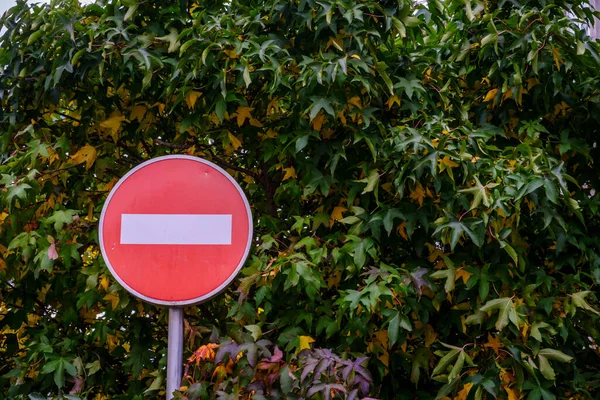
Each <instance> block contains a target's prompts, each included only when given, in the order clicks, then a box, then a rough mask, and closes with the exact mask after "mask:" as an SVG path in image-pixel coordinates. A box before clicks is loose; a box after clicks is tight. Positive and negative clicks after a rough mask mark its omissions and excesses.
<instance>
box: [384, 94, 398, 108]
mask: <svg viewBox="0 0 600 400" xmlns="http://www.w3.org/2000/svg"><path fill="white" fill-rule="evenodd" d="M385 104H386V105H387V106H388V110H391V109H392V107H393V105H394V104H398V106H399V105H400V99H399V98H398V96H396V95H393V96H392V97H390V98H389V99H388V101H387V103H385Z"/></svg>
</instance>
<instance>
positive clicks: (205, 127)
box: [0, 0, 600, 400]
mask: <svg viewBox="0 0 600 400" xmlns="http://www.w3.org/2000/svg"><path fill="white" fill-rule="evenodd" d="M594 15H597V14H596V13H593V12H592V11H591V9H590V8H589V6H588V4H587V3H586V2H584V1H578V0H577V1H572V0H555V1H533V0H531V1H527V0H524V1H516V0H515V1H511V2H508V1H494V0H490V1H486V2H484V3H479V2H477V1H474V0H471V1H469V0H466V1H464V2H455V1H447V2H442V1H439V0H432V1H429V2H427V3H426V4H413V3H410V2H408V1H402V0H401V1H391V0H385V1H378V2H373V1H352V2H351V1H342V0H322V1H318V2H316V1H312V0H298V1H284V0H268V1H251V0H240V1H232V2H226V3H222V2H218V1H205V2H200V3H194V2H191V1H184V0H182V1H180V2H171V1H152V2H139V1H137V0H123V1H99V2H98V3H97V4H92V5H87V6H80V5H79V4H78V3H77V2H71V1H67V0H61V1H54V2H53V3H52V4H51V5H50V6H47V5H37V6H36V5H33V6H30V5H28V4H26V3H24V2H22V1H19V2H18V3H17V5H16V6H15V7H13V8H12V9H11V10H10V11H9V12H8V14H6V15H5V16H4V17H3V19H2V23H3V25H4V26H5V27H6V32H5V33H4V34H3V35H2V37H1V38H0V66H2V70H3V72H2V74H1V75H0V103H1V105H2V106H1V108H0V173H1V174H2V175H1V184H0V185H1V186H0V210H1V212H0V255H1V257H0V281H1V283H0V285H1V286H0V318H1V319H0V320H1V325H0V343H1V346H0V359H1V360H2V362H0V374H2V375H1V377H0V388H2V390H1V391H0V393H3V395H2V394H0V396H4V397H6V398H32V399H38V398H46V396H56V397H59V398H60V397H61V396H62V397H67V398H80V397H81V398H97V399H104V398H115V399H117V398H127V399H130V398H144V397H156V396H163V395H164V385H163V377H164V373H165V364H164V363H165V358H164V355H165V351H166V311H165V310H164V309H160V308H156V307H154V306H150V305H147V304H143V303H141V302H139V301H138V300H136V299H135V298H132V297H131V296H130V295H128V294H127V293H126V292H125V291H124V290H123V289H122V288H121V287H120V286H119V285H118V284H117V283H116V282H115V281H114V280H113V279H112V277H111V276H110V275H109V273H108V270H107V268H106V266H105V265H104V263H103V261H102V259H101V257H99V254H98V244H97V222H98V217H99V213H100V210H101V208H102V205H103V202H104V200H105V198H106V196H107V194H108V192H109V191H110V189H111V188H112V187H113V186H114V184H115V183H116V182H117V180H118V178H119V177H121V176H122V175H123V174H124V173H125V172H126V171H127V170H129V169H130V168H132V167H134V166H135V165H137V164H139V163H140V162H142V161H144V160H147V159H149V158H152V157H156V156H160V155H165V154H189V155H196V156H200V157H204V158H206V159H208V160H210V161H213V162H215V163H216V164H218V165H220V166H222V167H224V168H226V169H227V170H228V171H229V172H230V173H231V174H232V175H233V176H234V177H235V178H236V179H237V181H238V182H240V184H241V185H242V186H243V188H244V190H245V192H246V193H247V195H248V197H249V198H250V202H251V204H252V210H253V213H254V219H255V221H256V229H255V231H256V233H257V239H258V240H257V243H256V245H255V247H254V248H253V251H252V256H251V259H250V260H249V262H248V263H247V267H246V268H245V269H244V270H243V271H242V274H241V276H240V279H238V280H237V281H236V283H235V284H234V285H233V286H232V287H231V288H230V289H229V290H228V291H227V292H226V293H225V294H224V295H222V296H220V297H218V298H217V299H215V300H214V301H211V302H210V303H206V304H203V305H200V306H197V307H189V308H187V309H186V325H185V340H186V357H189V360H188V364H187V367H186V377H185V379H184V382H183V385H184V387H183V388H182V390H183V392H182V393H180V394H178V396H179V397H188V398H206V397H209V396H211V397H216V398H232V399H233V398H282V397H288V398H296V397H298V396H302V397H304V398H306V397H309V398H332V397H334V398H339V397H344V398H345V397H350V398H354V397H361V398H362V397H366V396H372V397H377V398H382V399H388V398H389V399H391V398H399V399H404V398H406V399H408V398H419V399H427V398H454V399H483V398H488V399H489V398H501V399H509V400H513V399H521V398H527V399H540V398H543V399H544V400H548V399H553V398H575V399H577V398H594V397H597V396H598V392H599V388H600V370H599V367H598V366H599V365H600V362H599V361H600V359H599V357H600V353H599V350H598V341H599V340H600V332H599V329H600V328H599V325H600V324H599V320H600V316H599V314H600V311H599V307H598V296H597V285H598V283H600V258H599V255H598V249H599V248H600V246H599V243H598V242H599V239H598V237H599V235H598V234H599V219H598V205H599V203H600V200H599V196H598V194H597V192H596V188H598V187H599V186H600V185H599V184H598V183H599V182H598V174H597V172H596V171H595V168H597V166H596V165H595V164H596V163H597V161H596V160H598V159H599V158H598V157H599V154H598V151H599V150H598V145H597V134H598V127H599V126H600V124H599V121H598V118H600V109H599V100H600V97H599V89H600V83H599V77H598V68H599V66H600V62H599V57H598V44H597V43H596V42H594V41H592V40H591V39H590V38H589V37H588V36H587V34H586V33H585V30H584V29H582V26H584V25H585V24H586V23H590V22H591V21H592V19H593V16H594Z"/></svg>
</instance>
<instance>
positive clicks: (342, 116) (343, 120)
mask: <svg viewBox="0 0 600 400" xmlns="http://www.w3.org/2000/svg"><path fill="white" fill-rule="evenodd" d="M336 117H337V119H339V120H340V122H341V123H342V125H343V126H346V116H345V115H344V110H342V111H340V112H339V113H338V114H337V116H336Z"/></svg>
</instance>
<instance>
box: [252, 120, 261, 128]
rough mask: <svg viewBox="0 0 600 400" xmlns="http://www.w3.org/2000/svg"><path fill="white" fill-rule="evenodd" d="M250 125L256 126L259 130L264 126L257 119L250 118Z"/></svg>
mask: <svg viewBox="0 0 600 400" xmlns="http://www.w3.org/2000/svg"><path fill="white" fill-rule="evenodd" d="M250 125H252V126H256V127H257V128H262V126H263V124H262V122H260V121H259V120H257V119H256V118H250Z"/></svg>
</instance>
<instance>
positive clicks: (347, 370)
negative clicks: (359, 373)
mask: <svg viewBox="0 0 600 400" xmlns="http://www.w3.org/2000/svg"><path fill="white" fill-rule="evenodd" d="M353 370H354V368H353V365H352V364H350V365H347V366H346V367H345V368H344V370H343V371H342V378H343V379H344V380H345V381H347V380H348V376H349V375H350V372H352V371H353Z"/></svg>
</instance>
